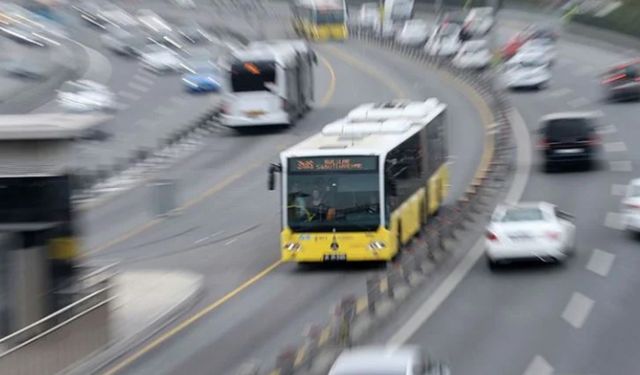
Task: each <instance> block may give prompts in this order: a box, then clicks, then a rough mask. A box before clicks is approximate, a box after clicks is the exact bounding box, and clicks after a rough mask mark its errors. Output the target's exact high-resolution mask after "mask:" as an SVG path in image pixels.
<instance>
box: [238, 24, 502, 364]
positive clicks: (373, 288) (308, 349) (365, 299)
mask: <svg viewBox="0 0 640 375" xmlns="http://www.w3.org/2000/svg"><path fill="white" fill-rule="evenodd" d="M351 35H352V38H355V39H358V40H361V41H363V42H368V43H371V44H374V45H376V46H378V47H382V48H386V49H388V50H392V51H394V52H397V53H399V54H402V55H404V56H406V57H408V58H410V59H413V60H415V61H417V62H419V63H421V64H423V65H424V66H425V67H427V68H430V69H436V70H439V71H441V72H443V73H444V74H448V75H449V76H452V77H453V78H454V79H456V80H458V81H459V82H460V83H462V84H463V85H466V86H468V87H471V88H472V89H473V91H474V92H475V94H477V95H478V96H479V97H480V98H481V100H482V101H483V102H484V103H486V105H487V106H488V107H489V108H490V110H491V113H492V115H493V117H494V121H495V123H494V124H493V125H492V126H491V128H490V129H488V134H487V139H486V141H488V142H489V144H490V145H491V150H490V151H491V152H490V153H489V158H488V159H487V160H485V161H484V162H483V164H482V165H481V167H480V169H479V170H478V173H477V174H476V176H475V177H474V179H473V181H472V183H471V185H470V186H469V188H468V189H467V190H466V191H465V193H464V194H463V195H462V196H461V197H460V198H458V199H457V200H456V201H455V202H454V203H453V204H452V205H451V206H450V207H445V208H443V209H442V210H441V212H440V213H439V215H437V216H436V217H434V218H432V219H431V220H430V222H429V223H428V224H427V225H426V226H425V227H424V228H423V229H422V231H421V233H420V235H419V236H418V237H417V238H416V239H415V240H414V242H413V245H412V246H411V247H410V248H409V249H407V250H406V251H403V253H402V256H401V259H400V261H399V262H396V263H394V264H393V265H392V266H391V267H389V268H388V270H387V271H386V272H384V273H383V274H376V275H372V276H370V277H368V278H367V281H366V289H365V291H366V293H365V295H363V296H361V297H359V298H356V297H355V296H345V297H343V298H342V299H341V301H340V302H339V303H338V304H337V305H336V307H335V310H334V313H333V315H332V316H331V318H330V320H329V322H328V323H327V324H325V325H312V326H311V327H310V328H309V329H308V331H307V332H306V333H305V335H304V342H303V343H302V345H300V346H294V347H289V348H286V349H284V350H283V351H281V352H280V354H279V355H278V356H277V358H276V360H275V365H274V367H273V368H272V370H271V371H270V372H269V375H293V374H298V373H301V372H302V373H306V372H308V371H309V370H310V369H311V368H312V367H313V364H314V359H315V358H316V357H317V356H318V354H319V353H321V352H323V351H327V350H328V351H333V353H334V354H337V353H338V352H339V351H340V349H342V348H346V347H350V346H351V345H353V344H354V343H356V342H358V341H360V340H361V339H362V338H363V337H365V336H366V333H367V332H368V331H370V330H371V329H372V328H373V327H374V326H375V325H376V324H379V322H380V320H381V319H382V318H384V317H385V316H386V315H388V313H389V311H390V308H389V306H390V305H393V304H395V303H397V302H399V301H401V300H402V299H404V298H406V296H407V295H408V294H409V293H410V291H411V289H413V288H415V287H416V286H418V285H420V284H421V283H422V282H423V281H425V280H427V279H428V277H429V274H430V273H431V272H432V271H433V270H434V269H435V268H436V267H437V266H438V264H440V263H442V261H444V260H445V259H447V257H448V255H450V254H451V252H452V250H454V248H455V242H456V240H457V239H458V238H459V236H460V235H461V234H462V232H464V231H467V230H469V229H470V226H471V225H472V224H473V223H474V222H477V221H478V220H479V219H480V218H481V217H482V216H483V215H486V214H487V213H488V212H489V209H490V208H491V206H490V204H491V202H492V198H496V197H497V194H498V193H499V192H500V191H502V188H503V187H504V186H505V185H506V184H505V182H506V180H507V179H508V177H509V174H510V172H511V169H512V168H511V167H512V165H511V161H512V155H513V146H512V131H511V125H510V122H509V116H508V112H509V111H510V106H509V103H508V102H507V99H506V96H505V95H504V93H503V92H501V90H500V89H499V88H498V87H496V85H495V84H494V72H493V71H492V70H491V69H489V70H487V71H484V72H482V73H480V74H479V73H478V72H477V71H468V70H464V69H458V68H456V67H454V66H453V65H452V64H451V62H450V61H449V60H448V59H446V58H441V57H437V56H430V55H428V54H427V53H425V52H424V50H423V49H422V48H412V47H407V46H401V45H398V44H396V43H394V41H393V40H392V39H384V38H381V37H380V36H378V35H376V34H374V33H371V32H366V31H364V30H358V29H353V30H351ZM252 369H253V370H252V372H251V374H258V373H259V370H258V369H257V368H255V367H252ZM325 373H326V372H325ZM244 374H247V372H244V373H243V375H244Z"/></svg>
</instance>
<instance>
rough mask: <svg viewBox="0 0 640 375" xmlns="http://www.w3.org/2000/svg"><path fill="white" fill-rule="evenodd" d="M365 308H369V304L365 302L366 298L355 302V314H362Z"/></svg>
mask: <svg viewBox="0 0 640 375" xmlns="http://www.w3.org/2000/svg"><path fill="white" fill-rule="evenodd" d="M367 306H369V302H368V301H367V297H360V298H358V301H357V302H356V314H360V313H362V312H363V311H364V310H365V309H366V308H367Z"/></svg>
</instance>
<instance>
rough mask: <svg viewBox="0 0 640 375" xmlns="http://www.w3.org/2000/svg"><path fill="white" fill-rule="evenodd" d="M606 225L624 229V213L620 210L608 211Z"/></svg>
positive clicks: (605, 219)
mask: <svg viewBox="0 0 640 375" xmlns="http://www.w3.org/2000/svg"><path fill="white" fill-rule="evenodd" d="M604 226H605V227H607V228H611V229H615V230H623V229H624V221H623V215H622V214H621V213H619V212H607V216H606V217H605V218H604Z"/></svg>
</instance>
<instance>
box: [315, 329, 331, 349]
mask: <svg viewBox="0 0 640 375" xmlns="http://www.w3.org/2000/svg"><path fill="white" fill-rule="evenodd" d="M329 334H330V332H329V328H325V329H323V330H322V333H320V337H319V338H318V346H322V345H324V344H325V343H326V342H327V340H329Z"/></svg>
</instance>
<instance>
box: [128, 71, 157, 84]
mask: <svg viewBox="0 0 640 375" xmlns="http://www.w3.org/2000/svg"><path fill="white" fill-rule="evenodd" d="M133 80H134V81H138V82H140V83H142V84H143V85H147V86H150V85H153V83H154V82H155V80H153V79H151V78H148V77H144V76H141V75H139V74H136V75H134V76H133Z"/></svg>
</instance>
